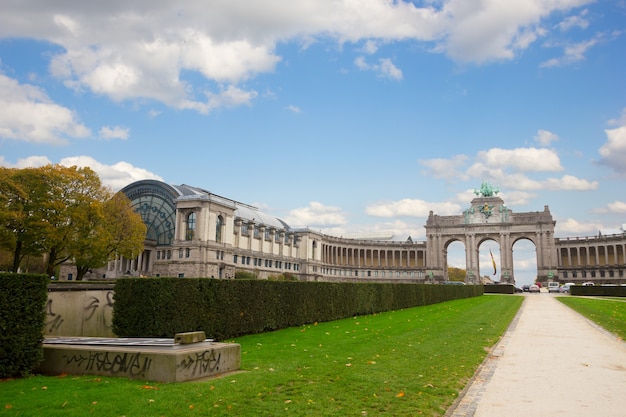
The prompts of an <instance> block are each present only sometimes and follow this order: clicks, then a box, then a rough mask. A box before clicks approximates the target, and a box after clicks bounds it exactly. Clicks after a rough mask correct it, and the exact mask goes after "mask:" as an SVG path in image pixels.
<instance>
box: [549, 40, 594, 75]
mask: <svg viewBox="0 0 626 417" xmlns="http://www.w3.org/2000/svg"><path fill="white" fill-rule="evenodd" d="M598 42H599V38H593V39H589V40H587V41H584V42H578V43H572V44H569V45H567V46H565V48H564V50H563V56H561V57H559V58H552V59H549V60H547V61H545V62H542V63H541V64H540V65H539V66H540V67H541V68H552V67H562V66H565V65H570V64H573V63H576V62H579V61H583V60H584V59H585V53H586V52H587V50H588V49H590V48H591V47H593V46H595V45H596V44H597V43H598Z"/></svg>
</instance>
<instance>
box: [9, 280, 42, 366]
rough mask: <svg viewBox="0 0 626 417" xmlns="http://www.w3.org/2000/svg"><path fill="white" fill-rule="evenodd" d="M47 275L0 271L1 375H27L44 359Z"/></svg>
mask: <svg viewBox="0 0 626 417" xmlns="http://www.w3.org/2000/svg"><path fill="white" fill-rule="evenodd" d="M49 281H50V280H49V278H48V277H47V276H46V275H33V274H13V273H0V378H7V377H16V376H25V375H28V374H30V373H31V372H32V370H33V369H34V368H35V367H36V366H37V365H39V363H40V362H41V360H42V359H43V348H42V346H41V342H42V340H43V329H44V325H45V321H46V313H45V307H46V301H47V299H48V282H49Z"/></svg>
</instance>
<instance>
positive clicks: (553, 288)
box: [548, 282, 560, 292]
mask: <svg viewBox="0 0 626 417" xmlns="http://www.w3.org/2000/svg"><path fill="white" fill-rule="evenodd" d="M559 287H560V285H559V283H558V282H548V292H559Z"/></svg>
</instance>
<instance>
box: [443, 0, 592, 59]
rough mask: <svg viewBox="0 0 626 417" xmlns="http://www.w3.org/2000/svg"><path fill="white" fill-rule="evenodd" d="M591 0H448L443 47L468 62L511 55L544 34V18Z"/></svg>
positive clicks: (446, 3)
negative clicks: (555, 0) (557, 0)
mask: <svg viewBox="0 0 626 417" xmlns="http://www.w3.org/2000/svg"><path fill="white" fill-rule="evenodd" d="M589 2H591V0H589V1H587V0H580V1H579V0H572V1H559V2H537V1H533V0H522V1H516V2H505V1H490V2H484V1H467V0H452V1H448V2H445V3H444V6H443V10H442V13H444V14H445V15H446V16H447V18H448V22H447V25H446V35H445V37H444V42H443V45H442V47H441V49H443V50H445V51H446V53H447V54H448V55H449V56H451V57H452V58H454V59H456V60H459V61H466V62H478V63H481V62H487V61H493V60H503V59H504V60H508V59H512V58H513V57H514V56H515V54H516V52H518V51H519V50H523V49H524V48H527V47H528V45H530V44H531V43H532V42H533V41H535V40H536V39H537V38H538V37H540V36H543V35H545V29H544V28H542V27H541V22H542V19H544V18H545V17H547V16H548V15H550V14H551V13H553V12H568V11H569V10H571V9H572V8H575V7H578V6H580V5H583V4H586V3H589Z"/></svg>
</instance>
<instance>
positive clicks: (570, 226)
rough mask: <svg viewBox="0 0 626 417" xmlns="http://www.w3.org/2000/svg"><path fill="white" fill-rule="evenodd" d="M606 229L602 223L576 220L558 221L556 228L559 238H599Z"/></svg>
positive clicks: (555, 231)
mask: <svg viewBox="0 0 626 417" xmlns="http://www.w3.org/2000/svg"><path fill="white" fill-rule="evenodd" d="M604 228H605V227H604V226H603V225H602V224H600V223H582V222H579V221H578V220H575V219H571V218H570V219H565V220H558V219H557V222H556V226H555V227H554V233H555V235H557V236H562V237H566V236H597V235H598V232H599V231H600V230H602V229H604Z"/></svg>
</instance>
